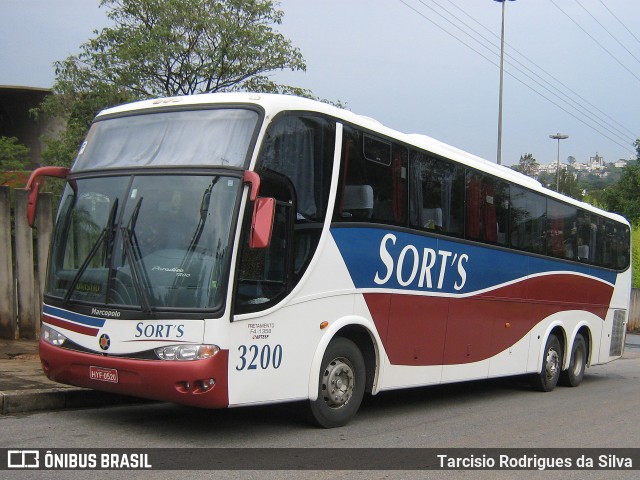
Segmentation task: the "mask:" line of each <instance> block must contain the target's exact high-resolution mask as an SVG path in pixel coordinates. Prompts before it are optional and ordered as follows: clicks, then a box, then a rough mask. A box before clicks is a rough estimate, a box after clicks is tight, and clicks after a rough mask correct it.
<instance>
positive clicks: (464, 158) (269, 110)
mask: <svg viewBox="0 0 640 480" xmlns="http://www.w3.org/2000/svg"><path fill="white" fill-rule="evenodd" d="M216 104H235V105H240V104H247V105H258V106H260V107H262V108H263V109H264V111H265V114H266V115H267V118H273V117H274V116H275V115H277V114H278V113H280V112H283V111H311V112H317V113H321V114H325V115H329V116H332V117H335V118H337V119H339V120H342V121H344V122H347V123H351V124H355V125H358V126H360V127H363V128H365V129H368V130H371V131H372V132H376V133H379V134H381V135H384V136H387V137H391V138H393V139H396V140H397V141H400V142H402V143H406V144H409V145H413V146H415V147H418V148H420V149H423V150H426V151H428V152H431V153H433V154H435V155H439V156H441V157H444V158H448V159H450V160H453V161H455V162H458V163H460V164H463V165H465V166H467V167H471V168H475V169H478V170H480V171H483V172H486V173H488V174H490V175H493V176H496V177H499V178H502V179H504V180H505V181H508V182H511V183H514V184H516V185H520V186H523V187H525V188H528V189H530V190H534V191H538V192H540V193H543V194H545V195H547V196H548V197H551V198H556V199H558V200H561V201H563V202H567V203H570V204H573V205H575V206H577V207H579V208H582V209H584V210H588V211H592V212H594V213H598V214H601V215H605V216H607V217H609V218H613V219H615V220H617V221H620V222H623V223H625V224H627V225H629V222H628V221H627V220H626V219H625V218H624V217H622V216H621V215H618V214H615V213H611V212H607V211H604V210H601V209H599V208H597V207H594V206H593V205H590V204H587V203H584V202H581V201H579V200H576V199H574V198H571V197H568V196H565V195H562V194H560V193H557V192H555V191H553V190H550V189H548V188H545V187H544V186H543V185H542V184H541V183H540V182H539V181H537V180H535V179H533V178H531V177H528V176H526V175H523V174H521V173H519V172H517V171H515V170H513V169H511V168H508V167H505V166H502V165H497V164H495V163H493V162H490V161H488V160H485V159H483V158H480V157H478V156H476V155H473V154H471V153H468V152H466V151H464V150H461V149H459V148H456V147H453V146H451V145H448V144H446V143H443V142H440V141H438V140H436V139H434V138H431V137H429V136H427V135H422V134H406V133H402V132H399V131H397V130H393V129H391V128H389V127H385V126H384V125H383V124H382V123H380V122H379V121H377V120H375V119H372V118H370V117H366V116H364V115H358V114H355V113H353V112H351V111H348V110H344V109H341V108H338V107H335V106H333V105H330V104H328V103H323V102H319V101H316V100H310V99H307V98H302V97H296V96H293V95H279V94H267V93H242V92H236V93H205V94H200V95H186V96H178V97H167V98H158V99H152V100H141V101H138V102H133V103H128V104H124V105H120V106H117V107H112V108H108V109H106V110H103V111H102V112H100V113H99V114H98V116H97V117H96V120H100V119H101V118H102V117H107V116H111V115H122V114H127V113H135V112H140V111H145V110H147V111H148V110H153V109H157V108H163V109H166V108H170V107H177V108H184V107H186V106H193V107H197V106H206V105H216Z"/></svg>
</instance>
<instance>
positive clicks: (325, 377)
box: [310, 337, 365, 428]
mask: <svg viewBox="0 0 640 480" xmlns="http://www.w3.org/2000/svg"><path fill="white" fill-rule="evenodd" d="M319 377H320V378H319V381H318V398H317V399H316V400H315V401H311V402H310V408H311V415H312V416H313V419H314V420H315V422H316V423H317V424H318V425H319V426H321V427H324V428H335V427H341V426H343V425H345V424H347V422H349V420H351V419H352V418H353V417H354V416H355V414H356V412H357V411H358V408H360V403H361V402H362V397H363V396H364V383H365V365H364V359H363V357H362V353H361V352H360V349H359V348H358V347H357V346H356V344H355V343H353V342H352V341H351V340H349V339H347V338H342V337H338V338H335V339H334V340H332V341H331V343H330V344H329V346H328V347H327V350H326V351H325V352H324V356H323V357H322V365H321V369H320V376H319Z"/></svg>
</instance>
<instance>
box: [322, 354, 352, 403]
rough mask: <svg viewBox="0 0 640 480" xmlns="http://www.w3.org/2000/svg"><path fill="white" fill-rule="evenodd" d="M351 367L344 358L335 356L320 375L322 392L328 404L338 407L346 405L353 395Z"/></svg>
mask: <svg viewBox="0 0 640 480" xmlns="http://www.w3.org/2000/svg"><path fill="white" fill-rule="evenodd" d="M353 380H354V374H353V368H352V367H351V365H350V364H349V363H347V361H346V360H345V359H344V358H336V359H335V360H333V361H332V362H331V363H329V365H328V366H327V368H326V369H325V371H324V375H323V376H322V393H323V396H324V400H325V402H326V403H327V405H328V406H330V407H332V408H340V407H342V406H344V405H346V404H347V403H348V402H349V400H350V399H351V396H352V395H353V386H354V383H353Z"/></svg>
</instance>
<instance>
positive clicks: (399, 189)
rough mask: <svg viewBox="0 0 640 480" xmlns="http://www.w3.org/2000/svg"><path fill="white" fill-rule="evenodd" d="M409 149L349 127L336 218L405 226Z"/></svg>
mask: <svg viewBox="0 0 640 480" xmlns="http://www.w3.org/2000/svg"><path fill="white" fill-rule="evenodd" d="M407 157H408V152H407V149H406V148H405V147H403V146H401V145H398V144H395V143H392V142H389V141H387V140H384V139H382V138H378V137H373V136H371V135H369V134H366V133H364V132H361V131H359V130H356V129H354V128H352V127H349V126H345V127H344V132H343V144H342V172H341V174H340V182H339V187H338V194H339V195H338V199H337V201H336V207H335V214H334V220H335V221H339V222H375V223H384V224H391V225H401V226H405V225H406V222H407V195H408V191H407V190H408V189H407V175H408V171H407Z"/></svg>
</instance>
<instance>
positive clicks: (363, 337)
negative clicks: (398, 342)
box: [308, 317, 380, 401]
mask: <svg viewBox="0 0 640 480" xmlns="http://www.w3.org/2000/svg"><path fill="white" fill-rule="evenodd" d="M328 328H329V330H328V331H327V332H325V335H324V336H323V338H322V340H321V342H320V343H319V344H318V346H317V348H316V352H315V354H314V356H313V361H312V363H311V370H310V372H309V387H308V388H309V399H310V400H312V401H314V400H316V399H317V398H318V378H319V377H318V376H319V374H320V368H321V364H322V357H323V356H324V352H325V350H326V349H327V347H328V346H329V344H330V343H331V341H332V340H333V339H334V338H337V337H343V338H347V339H349V340H351V341H352V342H353V343H355V344H356V346H357V347H358V348H359V349H360V352H361V353H362V356H363V358H364V364H365V371H366V379H365V391H366V392H372V393H375V392H376V385H377V382H378V377H379V370H380V368H379V366H380V360H379V359H380V346H379V342H380V339H379V338H378V336H377V335H376V333H375V331H374V330H372V329H371V328H370V326H369V324H368V322H367V321H366V320H365V319H364V318H361V317H346V318H342V319H340V320H338V321H336V322H333V323H331V324H330V326H329V327H328Z"/></svg>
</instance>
